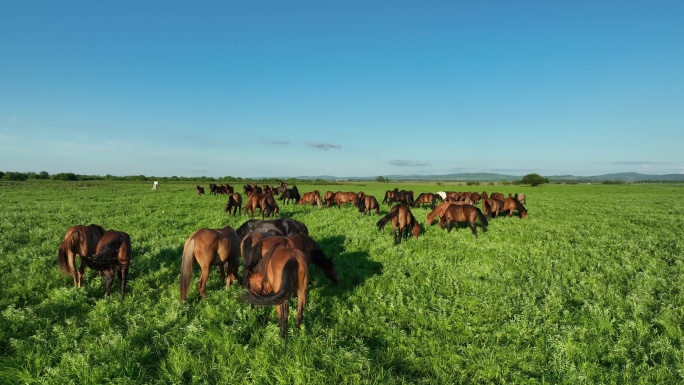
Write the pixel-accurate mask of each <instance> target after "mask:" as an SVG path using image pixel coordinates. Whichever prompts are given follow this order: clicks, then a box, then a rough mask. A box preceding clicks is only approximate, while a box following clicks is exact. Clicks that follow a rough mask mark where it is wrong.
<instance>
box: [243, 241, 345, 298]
mask: <svg viewBox="0 0 684 385" xmlns="http://www.w3.org/2000/svg"><path fill="white" fill-rule="evenodd" d="M276 244H280V245H284V246H286V247H290V248H293V249H297V250H301V251H303V252H304V254H305V255H306V263H307V264H311V263H313V264H315V265H316V266H318V267H320V268H321V270H323V273H324V274H325V275H326V277H328V279H330V280H331V281H332V282H333V283H337V282H338V281H339V275H338V274H337V269H336V267H335V263H333V261H332V258H328V257H327V256H326V255H325V253H324V252H323V249H321V247H320V246H319V245H318V244H317V243H316V241H314V240H313V238H311V237H310V236H309V235H308V234H305V233H299V234H293V235H277V234H275V232H270V233H249V234H248V235H247V236H245V238H244V239H243V240H242V243H241V245H240V250H241V254H242V267H243V275H244V276H243V281H242V283H243V286H245V284H246V283H248V281H249V279H250V276H251V275H252V273H253V272H254V269H255V268H256V266H257V264H258V263H259V261H260V260H261V259H262V257H263V256H264V255H266V254H267V253H268V250H270V249H271V247H273V245H276Z"/></svg>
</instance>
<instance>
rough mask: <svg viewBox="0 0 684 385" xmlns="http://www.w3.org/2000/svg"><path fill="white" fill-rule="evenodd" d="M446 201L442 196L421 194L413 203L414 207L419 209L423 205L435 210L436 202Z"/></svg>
mask: <svg viewBox="0 0 684 385" xmlns="http://www.w3.org/2000/svg"><path fill="white" fill-rule="evenodd" d="M443 200H444V199H442V197H441V196H439V195H437V194H433V193H420V195H418V198H416V200H415V201H414V202H413V207H418V206H423V205H429V206H430V207H431V208H433V209H434V208H435V202H437V201H440V202H442V201H443Z"/></svg>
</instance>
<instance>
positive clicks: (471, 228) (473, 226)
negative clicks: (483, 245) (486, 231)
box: [468, 222, 477, 238]
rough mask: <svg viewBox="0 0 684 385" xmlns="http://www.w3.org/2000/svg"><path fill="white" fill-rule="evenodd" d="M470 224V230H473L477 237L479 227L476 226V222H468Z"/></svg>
mask: <svg viewBox="0 0 684 385" xmlns="http://www.w3.org/2000/svg"><path fill="white" fill-rule="evenodd" d="M468 226H470V230H472V231H473V235H474V236H475V238H477V229H476V228H475V222H468Z"/></svg>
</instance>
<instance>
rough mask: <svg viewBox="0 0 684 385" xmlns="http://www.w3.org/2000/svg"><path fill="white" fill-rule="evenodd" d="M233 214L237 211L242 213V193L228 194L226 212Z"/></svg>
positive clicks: (235, 214)
mask: <svg viewBox="0 0 684 385" xmlns="http://www.w3.org/2000/svg"><path fill="white" fill-rule="evenodd" d="M231 211H232V214H233V215H234V216H237V215H238V212H239V213H240V215H242V195H240V194H239V193H232V194H230V195H228V203H226V214H228V215H231Z"/></svg>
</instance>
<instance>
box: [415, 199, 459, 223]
mask: <svg viewBox="0 0 684 385" xmlns="http://www.w3.org/2000/svg"><path fill="white" fill-rule="evenodd" d="M465 204H467V203H465V202H462V201H456V202H451V201H446V202H442V203H440V204H439V205H437V207H435V208H434V209H433V210H432V211H431V212H430V213H429V214H428V215H427V218H426V219H425V222H426V223H427V224H428V225H432V222H433V221H434V220H435V217H438V216H439V217H441V216H442V214H444V211H445V210H446V209H447V207H449V206H450V205H465Z"/></svg>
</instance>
